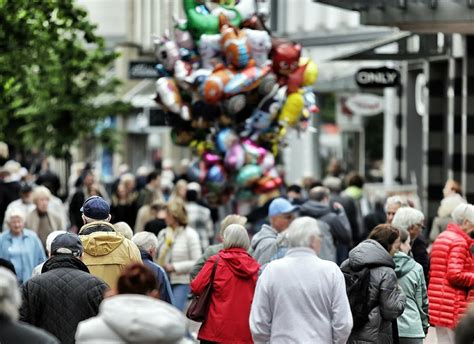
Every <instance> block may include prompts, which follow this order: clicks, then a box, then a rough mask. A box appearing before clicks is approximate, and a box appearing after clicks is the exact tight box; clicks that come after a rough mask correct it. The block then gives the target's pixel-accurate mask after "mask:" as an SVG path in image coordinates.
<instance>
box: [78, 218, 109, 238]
mask: <svg viewBox="0 0 474 344" xmlns="http://www.w3.org/2000/svg"><path fill="white" fill-rule="evenodd" d="M94 232H116V230H115V227H114V225H113V224H111V223H110V222H107V221H93V222H90V223H88V224H85V225H84V226H82V227H81V229H80V230H79V235H89V234H91V233H94Z"/></svg>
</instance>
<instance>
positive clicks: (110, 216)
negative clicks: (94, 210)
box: [105, 214, 112, 222]
mask: <svg viewBox="0 0 474 344" xmlns="http://www.w3.org/2000/svg"><path fill="white" fill-rule="evenodd" d="M111 218H112V215H110V214H109V217H107V220H105V221H107V222H110V219H111Z"/></svg>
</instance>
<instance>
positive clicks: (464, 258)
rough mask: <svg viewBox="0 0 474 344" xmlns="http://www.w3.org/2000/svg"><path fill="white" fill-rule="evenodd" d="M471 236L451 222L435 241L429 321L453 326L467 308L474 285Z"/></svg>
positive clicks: (431, 272)
mask: <svg viewBox="0 0 474 344" xmlns="http://www.w3.org/2000/svg"><path fill="white" fill-rule="evenodd" d="M470 246H471V238H470V237H469V236H468V235H467V234H466V233H465V232H464V231H463V230H461V228H460V227H459V226H458V225H456V224H449V225H448V227H447V229H446V230H445V231H444V232H443V233H441V234H440V235H439V236H438V238H437V239H436V240H435V242H434V243H433V248H432V250H431V270H430V284H429V286H428V299H429V315H430V323H431V325H434V326H442V327H448V328H451V329H453V328H454V327H455V326H456V325H457V323H458V320H459V318H460V316H461V315H462V313H463V312H464V311H465V310H466V306H467V297H468V294H469V291H470V289H472V288H473V287H474V265H473V263H472V257H471V251H470Z"/></svg>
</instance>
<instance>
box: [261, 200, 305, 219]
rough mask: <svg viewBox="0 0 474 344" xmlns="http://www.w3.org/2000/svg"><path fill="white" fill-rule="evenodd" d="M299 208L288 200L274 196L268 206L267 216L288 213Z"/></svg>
mask: <svg viewBox="0 0 474 344" xmlns="http://www.w3.org/2000/svg"><path fill="white" fill-rule="evenodd" d="M297 210H299V207H298V206H295V205H293V204H291V203H290V202H289V201H288V200H286V199H284V198H282V197H279V198H275V199H274V200H273V201H272V203H270V206H269V207H268V217H273V216H277V215H281V214H289V213H293V212H295V211H297Z"/></svg>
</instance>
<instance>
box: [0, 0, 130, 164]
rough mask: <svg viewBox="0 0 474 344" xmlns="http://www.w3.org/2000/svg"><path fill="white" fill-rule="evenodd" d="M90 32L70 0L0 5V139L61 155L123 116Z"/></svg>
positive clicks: (103, 54)
mask: <svg viewBox="0 0 474 344" xmlns="http://www.w3.org/2000/svg"><path fill="white" fill-rule="evenodd" d="M95 29H96V27H95V26H94V25H93V24H91V23H90V22H89V21H88V18H87V12H86V11H85V10H83V9H81V8H78V7H76V6H75V5H74V3H73V0H38V1H31V0H0V140H5V141H7V142H9V143H11V144H13V145H17V146H21V147H24V148H27V149H28V148H40V149H44V150H45V151H46V152H47V153H49V154H53V155H55V156H57V157H65V156H67V155H68V152H69V150H70V147H71V145H73V144H74V143H76V142H77V141H78V139H80V138H88V137H91V136H92V135H93V133H94V130H93V129H94V128H95V126H96V125H97V123H99V122H100V121H101V120H103V119H104V118H106V117H107V116H110V115H116V114H119V113H122V112H125V111H127V110H128V106H127V105H126V104H124V103H122V102H120V101H116V100H113V101H110V99H115V98H114V97H113V95H114V93H116V90H117V87H118V85H119V82H118V80H117V79H115V78H113V77H111V76H108V75H107V72H108V70H109V68H110V66H111V63H112V62H113V61H114V59H115V58H116V57H117V55H116V54H115V53H114V52H112V51H108V50H106V49H105V43H104V40H103V38H101V37H99V36H97V35H96V34H95ZM109 74H110V73H109Z"/></svg>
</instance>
